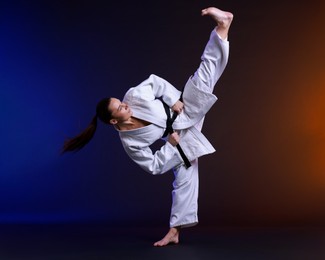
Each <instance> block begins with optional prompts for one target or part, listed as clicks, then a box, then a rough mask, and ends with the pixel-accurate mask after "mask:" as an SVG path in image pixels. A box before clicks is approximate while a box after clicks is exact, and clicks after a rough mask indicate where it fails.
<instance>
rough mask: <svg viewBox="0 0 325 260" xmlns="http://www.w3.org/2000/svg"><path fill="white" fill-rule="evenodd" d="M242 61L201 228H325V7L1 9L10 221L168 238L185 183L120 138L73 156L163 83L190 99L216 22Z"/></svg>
mask: <svg viewBox="0 0 325 260" xmlns="http://www.w3.org/2000/svg"><path fill="white" fill-rule="evenodd" d="M211 5H215V6H218V7H220V8H221V9H226V10H230V11H232V12H233V13H234V14H235V19H234V22H233V25H232V28H231V33H230V36H229V40H230V44H231V52H230V60H229V64H228V67H227V68H226V71H225V73H224V74H223V76H222V78H221V79H220V81H219V83H218V85H217V89H216V95H217V96H218V97H219V101H218V102H217V104H216V105H215V106H214V107H213V109H212V111H211V112H210V113H209V114H208V116H207V119H206V121H205V122H206V123H205V127H204V132H205V133H206V135H207V136H208V137H209V139H210V140H211V142H212V143H213V145H214V146H215V147H216V149H217V152H216V153H214V154H213V155H209V156H207V157H204V158H202V159H201V160H200V165H201V166H200V167H201V168H200V208H199V214H200V221H201V225H218V226H222V225H323V224H325V160H324V159H325V76H324V71H325V51H324V46H325V40H324V37H325V30H324V27H325V22H324V19H323V17H324V12H325V7H324V1H320V0H319V1H315V0H309V1H307V0H302V1H285V0H284V1H268V2H265V1H252V0H248V1H206V0H202V1H185V0H180V1H174V0H173V1H167V0H163V1H160V0H159V1H158V0H157V1H129V2H127V1H114V2H112V3H106V1H1V4H0V33H1V41H0V84H1V95H0V103H1V110H0V113H1V137H2V138H1V154H0V155H1V157H0V160H1V174H0V221H1V222H52V221H108V222H109V223H112V224H122V225H127V224H146V225H149V224H164V225H168V218H169V209H170V203H171V194H170V193H171V188H172V187H171V182H172V180H173V176H172V173H168V174H165V175H162V176H150V175H149V174H146V173H144V172H143V171H142V170H141V169H140V168H139V167H138V166H136V165H135V164H134V163H133V162H131V161H130V160H129V158H128V157H127V156H126V154H125V153H124V151H123V148H122V146H121V144H120V142H119V139H118V135H117V132H115V130H114V129H112V128H110V127H108V126H105V125H103V124H100V125H99V128H98V131H97V133H96V135H95V137H94V139H93V140H92V142H91V143H90V144H89V145H88V146H87V147H86V148H85V149H84V150H82V151H80V152H79V153H76V154H67V155H64V156H60V154H59V153H60V148H61V145H62V143H63V140H64V138H65V137H67V136H73V135H75V134H76V133H78V132H79V131H80V130H82V129H83V128H84V127H85V126H86V125H87V124H88V123H89V121H90V120H91V117H92V116H93V115H94V113H95V105H96V103H97V101H98V100H99V99H101V98H102V97H104V96H116V97H118V98H122V97H123V94H124V92H125V91H126V90H127V89H128V88H129V87H132V86H135V85H137V84H138V83H140V82H141V81H142V80H144V79H145V78H146V77H148V76H149V74H150V73H155V74H157V75H160V76H162V77H164V78H166V79H167V80H169V81H170V82H171V83H173V84H174V85H175V86H177V88H179V89H180V88H182V86H183V84H184V83H185V82H186V80H187V78H188V76H189V75H190V74H191V73H192V72H193V71H194V69H195V68H196V67H197V65H198V63H199V58H200V55H201V52H202V50H203V48H204V45H205V43H206V41H207V39H208V36H209V33H210V31H211V30H212V28H213V27H214V23H213V22H212V20H210V19H209V18H206V17H203V18H202V17H201V16H200V10H201V9H202V8H204V7H208V6H211Z"/></svg>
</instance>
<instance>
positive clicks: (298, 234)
mask: <svg viewBox="0 0 325 260" xmlns="http://www.w3.org/2000/svg"><path fill="white" fill-rule="evenodd" d="M0 228H1V230H0V260H7V259H40V260H47V259H53V260H54V259H55V260H65V259H69V260H73V259H78V260H83V259H91V260H97V259H143V260H145V259H150V260H155V259H178V260H183V259H186V260H191V259H200V260H201V259H220V260H222V259H227V260H228V259H240V260H241V259H258V260H265V259H275V260H279V259H286V260H299V259H306V260H318V259H322V260H324V259H325V229H324V228H315V227H314V228H301V227H300V228H207V227H200V226H197V227H193V228H190V229H184V230H183V231H182V235H181V243H180V244H179V245H173V246H167V247H164V248H155V247H153V246H152V243H153V242H154V241H155V240H157V239H158V238H161V236H162V235H163V234H164V233H165V232H166V229H164V228H151V227H147V228H143V229H142V228H117V227H114V228H112V227H108V226H107V225H99V224H96V225H95V224H74V225H69V224H65V225H0Z"/></svg>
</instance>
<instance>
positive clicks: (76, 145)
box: [62, 116, 97, 153]
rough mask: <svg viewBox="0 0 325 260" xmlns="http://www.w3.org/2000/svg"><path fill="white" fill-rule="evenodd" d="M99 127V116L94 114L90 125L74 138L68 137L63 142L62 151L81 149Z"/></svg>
mask: <svg viewBox="0 0 325 260" xmlns="http://www.w3.org/2000/svg"><path fill="white" fill-rule="evenodd" d="M96 129H97V116H94V117H93V119H92V120H91V122H90V124H89V125H88V127H87V128H86V129H85V130H84V131H82V132H81V133H80V134H79V135H77V136H76V137H74V138H70V139H67V140H66V141H65V142H64V144H63V149H62V153H65V152H72V151H79V150H80V149H81V148H82V147H84V146H85V145H86V144H88V143H89V141H90V140H91V139H92V138H93V136H94V134H95V132H96Z"/></svg>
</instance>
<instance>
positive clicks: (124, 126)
mask: <svg viewBox="0 0 325 260" xmlns="http://www.w3.org/2000/svg"><path fill="white" fill-rule="evenodd" d="M149 124H150V123H149V122H146V121H144V120H141V119H138V118H135V117H130V118H129V119H128V120H126V121H123V122H120V123H117V124H116V127H117V128H118V129H119V130H121V131H123V130H132V129H137V128H141V127H144V126H147V125H149Z"/></svg>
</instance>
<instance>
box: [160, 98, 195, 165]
mask: <svg viewBox="0 0 325 260" xmlns="http://www.w3.org/2000/svg"><path fill="white" fill-rule="evenodd" d="M162 103H163V104H164V108H165V112H166V115H167V120H166V130H165V132H164V134H163V136H162V137H166V136H167V135H168V134H172V133H173V132H174V129H173V123H174V121H175V119H176V117H177V113H176V112H174V113H173V116H172V117H171V116H170V109H169V106H168V105H167V104H166V103H165V102H164V101H162ZM176 148H177V150H178V152H179V154H180V155H181V157H182V159H183V161H184V163H185V166H186V168H189V167H191V163H190V161H189V160H188V159H187V157H186V155H185V153H184V152H183V149H182V148H181V146H180V145H179V144H177V145H176Z"/></svg>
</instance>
